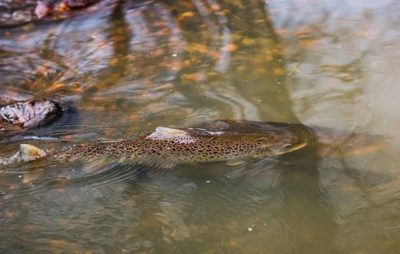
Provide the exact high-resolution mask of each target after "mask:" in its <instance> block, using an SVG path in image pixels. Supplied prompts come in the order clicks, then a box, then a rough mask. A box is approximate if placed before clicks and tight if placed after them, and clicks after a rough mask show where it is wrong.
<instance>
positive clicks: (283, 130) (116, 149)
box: [0, 120, 381, 168]
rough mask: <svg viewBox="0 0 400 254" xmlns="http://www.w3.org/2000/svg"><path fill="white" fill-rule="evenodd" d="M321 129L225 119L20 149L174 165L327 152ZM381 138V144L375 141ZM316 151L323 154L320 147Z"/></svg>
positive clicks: (63, 156) (49, 155)
mask: <svg viewBox="0 0 400 254" xmlns="http://www.w3.org/2000/svg"><path fill="white" fill-rule="evenodd" d="M321 134H322V135H323V136H326V137H327V136H328V135H327V133H326V132H325V129H321V130H318V129H317V128H310V127H307V126H304V125H301V124H288V123H268V122H255V121H230V120H225V121H214V122H208V123H204V124H200V125H198V126H194V127H191V128H179V129H172V128H166V127H158V128H156V130H155V131H154V132H152V133H148V134H145V135H142V136H140V137H139V138H137V139H135V140H123V141H117V142H109V143H91V144H81V145H73V146H68V147H65V148H62V149H59V150H52V151H43V150H40V149H38V148H36V150H35V149H33V148H35V147H33V146H21V152H22V149H23V148H29V149H28V151H33V153H29V154H30V157H29V161H30V160H35V159H39V158H44V157H45V158H48V159H57V160H68V161H69V160H81V159H86V158H91V159H94V160H99V159H102V160H103V159H111V160H114V161H119V162H122V161H128V162H130V163H137V164H144V165H150V166H156V167H164V168H171V167H174V166H175V165H176V164H179V163H190V162H216V161H228V162H229V161H231V162H234V161H236V162H239V161H241V160H243V159H249V158H264V157H268V156H277V155H281V154H285V153H290V152H293V151H296V150H299V149H302V148H304V147H306V146H314V145H316V146H317V148H321V147H322V148H323V150H325V151H326V150H327V149H325V148H326V147H325V146H324V145H326V144H320V143H319V142H320V140H324V139H323V136H322V137H320V136H319V135H321ZM356 136H357V135H356ZM358 136H359V137H363V136H362V135H358ZM361 140H362V141H364V140H365V142H363V143H362V144H363V146H366V145H367V144H368V143H367V141H368V140H370V139H361ZM373 143H374V144H373V148H374V149H375V150H376V149H377V148H379V147H381V143H379V142H376V141H373ZM378 143H379V146H377V145H376V144H378ZM327 147H328V148H330V150H329V151H331V150H332V149H331V148H332V146H327ZM25 150H26V149H25ZM35 151H36V152H35ZM38 151H39V152H38ZM21 152H19V154H21ZM317 152H319V153H320V154H324V153H323V151H322V152H321V151H319V150H318V149H317ZM17 154H18V153H17ZM17 154H16V155H14V156H13V157H11V158H9V159H6V160H4V159H3V161H1V160H0V164H9V163H12V162H14V161H19V162H21V161H28V160H21V159H17V158H20V157H18V156H20V155H18V156H17ZM4 162H6V163H4Z"/></svg>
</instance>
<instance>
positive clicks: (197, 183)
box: [0, 0, 400, 254]
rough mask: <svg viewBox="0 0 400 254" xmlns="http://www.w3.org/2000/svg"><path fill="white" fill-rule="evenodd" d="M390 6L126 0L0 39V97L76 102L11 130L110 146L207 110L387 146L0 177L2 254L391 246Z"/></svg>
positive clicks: (396, 181) (23, 170)
mask: <svg viewBox="0 0 400 254" xmlns="http://www.w3.org/2000/svg"><path fill="white" fill-rule="evenodd" d="M399 13H400V5H399V3H398V1H396V0H392V1H391V0H383V1H372V0H371V1H350V0H342V1H339V0H337V1H305V0H287V1H278V0H268V1H264V2H263V1H256V0H249V1H244V0H235V1H219V0H216V1H213V0H204V1H203V0H202V1H195V0H193V1H143V2H139V1H133V2H130V1H127V3H125V4H124V5H116V6H114V5H111V6H110V7H109V8H108V9H106V10H101V11H99V12H94V13H91V14H87V15H81V16H77V17H74V18H71V19H66V20H64V21H60V22H52V23H45V22H44V23H36V24H34V25H26V26H23V27H15V28H11V29H3V30H0V33H1V34H0V77H1V78H0V92H1V94H0V99H1V100H2V101H9V100H16V99H17V100H18V99H19V100H20V99H26V98H31V97H32V96H37V97H46V98H47V97H51V98H56V99H59V100H61V101H65V102H68V103H70V104H73V106H74V107H75V108H76V110H75V111H73V112H70V113H67V114H66V115H65V116H64V117H63V118H62V119H61V120H60V121H58V122H57V123H56V124H54V125H52V126H50V127H47V128H42V129H38V130H32V131H29V132H28V133H25V134H24V135H25V136H28V135H35V136H42V137H55V138H58V139H59V140H64V141H69V142H76V143H79V142H84V141H88V140H90V141H93V140H100V139H106V140H116V139H122V138H129V137H134V136H135V135H136V134H137V133H140V132H142V131H146V130H147V131H148V130H152V129H153V128H154V127H156V126H188V125H191V124H195V123H199V122H202V121H209V120H214V119H219V118H223V119H247V120H263V121H281V122H301V123H304V124H308V125H319V126H326V127H332V128H338V129H346V130H349V131H350V132H351V131H359V132H368V133H373V134H380V135H384V136H385V137H387V139H388V144H387V145H386V146H385V148H384V149H382V150H380V151H377V152H373V153H364V154H362V155H359V156H353V157H324V158H321V157H318V156H317V155H316V154H315V153H313V152H312V151H303V152H299V153H295V154H292V155H290V156H284V157H282V158H275V159H273V160H266V161H259V162H252V163H247V164H245V165H238V166H234V167H232V166H226V165H224V164H218V163H217V164H203V165H197V166H187V165H182V166H179V167H178V168H176V169H175V170H173V171H168V172H157V171H154V170H149V169H148V168H144V167H137V166H129V165H128V166H127V165H125V166H122V165H118V164H115V165H114V164H113V165H99V166H98V168H97V170H95V171H85V170H84V169H83V168H82V167H80V166H79V165H78V166H77V165H66V164H50V163H46V162H43V163H34V164H30V165H25V166H23V167H18V168H16V167H14V168H8V169H6V170H3V171H1V173H0V191H1V196H0V227H1V230H0V252H1V253H304V254H305V253H307V254H308V253H357V254H361V253H371V254H372V253H398V252H399V250H400V215H399V209H400V178H399V177H400V159H399V156H398V152H399V151H400V138H399V137H398V127H399V126H400V114H399V110H400V103H399V99H398V95H399V94H400V90H399V86H398V80H399V79H400V74H399V72H398V70H399V69H400V60H399V59H400V46H399V43H398V41H399V39H400V19H399V15H398V14H399ZM22 139H23V136H17V137H13V138H12V139H10V138H1V141H2V144H1V147H0V152H1V153H2V154H5V153H10V152H11V151H13V150H15V149H16V147H17V145H18V144H19V143H21V142H27V141H21V140H22ZM42 145H43V144H42ZM343 145H346V144H345V143H344V144H343Z"/></svg>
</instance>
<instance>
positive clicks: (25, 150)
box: [19, 144, 46, 162]
mask: <svg viewBox="0 0 400 254" xmlns="http://www.w3.org/2000/svg"><path fill="white" fill-rule="evenodd" d="M45 156H46V152H45V151H43V150H42V149H40V148H37V147H36V146H33V145H28V144H21V145H20V146H19V157H20V160H21V161H22V162H28V161H34V160H37V159H40V158H43V157H45Z"/></svg>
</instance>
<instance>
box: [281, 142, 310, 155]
mask: <svg viewBox="0 0 400 254" xmlns="http://www.w3.org/2000/svg"><path fill="white" fill-rule="evenodd" d="M306 145H307V142H303V143H299V144H294V145H293V144H290V145H286V146H284V149H282V153H281V154H285V153H291V152H294V151H297V150H300V149H302V148H303V147H305V146H306Z"/></svg>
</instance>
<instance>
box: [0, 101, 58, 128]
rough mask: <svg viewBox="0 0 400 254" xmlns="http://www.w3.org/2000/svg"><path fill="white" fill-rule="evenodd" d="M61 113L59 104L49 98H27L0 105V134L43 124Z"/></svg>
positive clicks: (53, 119)
mask: <svg viewBox="0 0 400 254" xmlns="http://www.w3.org/2000/svg"><path fill="white" fill-rule="evenodd" d="M61 115H62V108H61V106H60V105H59V104H58V103H57V102H54V101H50V100H28V101H23V102H15V103H11V104H7V105H4V106H2V107H0V134H1V133H2V132H3V133H7V132H11V131H21V130H24V129H31V128H36V127H40V126H45V125H48V124H50V123H52V122H53V121H55V120H56V119H58V118H59V117H60V116H61Z"/></svg>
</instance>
